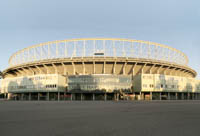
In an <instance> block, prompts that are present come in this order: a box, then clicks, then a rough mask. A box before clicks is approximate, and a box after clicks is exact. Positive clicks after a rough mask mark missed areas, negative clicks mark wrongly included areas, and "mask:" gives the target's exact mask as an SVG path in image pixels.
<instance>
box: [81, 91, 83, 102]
mask: <svg viewBox="0 0 200 136" xmlns="http://www.w3.org/2000/svg"><path fill="white" fill-rule="evenodd" d="M82 100H83V94H82V93H81V101H82Z"/></svg>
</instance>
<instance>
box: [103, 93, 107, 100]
mask: <svg viewBox="0 0 200 136" xmlns="http://www.w3.org/2000/svg"><path fill="white" fill-rule="evenodd" d="M104 100H105V101H107V94H106V93H105V94H104Z"/></svg>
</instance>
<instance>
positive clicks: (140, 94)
mask: <svg viewBox="0 0 200 136" xmlns="http://www.w3.org/2000/svg"><path fill="white" fill-rule="evenodd" d="M140 100H142V92H140Z"/></svg>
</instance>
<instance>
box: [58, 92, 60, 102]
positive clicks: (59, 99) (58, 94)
mask: <svg viewBox="0 0 200 136" xmlns="http://www.w3.org/2000/svg"><path fill="white" fill-rule="evenodd" d="M58 101H60V92H58Z"/></svg>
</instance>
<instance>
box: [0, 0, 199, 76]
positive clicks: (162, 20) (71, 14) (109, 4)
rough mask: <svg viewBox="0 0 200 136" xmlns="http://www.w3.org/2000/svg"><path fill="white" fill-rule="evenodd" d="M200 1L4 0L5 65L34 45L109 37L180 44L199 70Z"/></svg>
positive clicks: (0, 66) (1, 41)
mask: <svg viewBox="0 0 200 136" xmlns="http://www.w3.org/2000/svg"><path fill="white" fill-rule="evenodd" d="M199 5H200V1H199V0H1V4H0V54H1V57H0V62H1V63H0V70H4V69H5V68H7V67H8V59H9V57H10V56H11V55H12V54H13V53H14V52H16V51H18V50H19V49H23V48H25V47H27V46H30V45H34V44H38V43H42V42H47V41H54V40H63V39H70V38H87V37H90V38H91V37H109V38H130V39H137V40H145V41H152V42H158V43H161V44H166V45H169V46H171V47H174V48H177V49H178V50H181V51H182V52H184V53H185V54H187V56H188V57H189V66H190V67H192V68H193V69H194V70H196V71H197V72H198V73H199V74H200V37H199V36H200V8H199ZM199 77H200V76H198V78H199Z"/></svg>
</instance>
